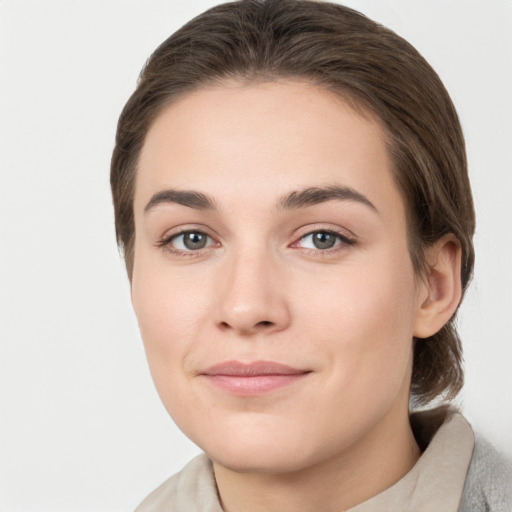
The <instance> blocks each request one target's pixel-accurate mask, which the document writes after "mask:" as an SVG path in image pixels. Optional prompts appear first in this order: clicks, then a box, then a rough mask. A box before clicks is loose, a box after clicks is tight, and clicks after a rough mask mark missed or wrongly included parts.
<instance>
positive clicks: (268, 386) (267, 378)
mask: <svg viewBox="0 0 512 512" xmlns="http://www.w3.org/2000/svg"><path fill="white" fill-rule="evenodd" d="M306 375H307V373H294V374H291V375H252V376H249V377H241V376H238V375H236V376H235V375H205V377H206V378H207V379H208V381H209V382H210V383H211V384H213V385H214V386H215V387H217V388H220V389H222V390H224V391H227V392H229V393H231V394H233V395H238V396H257V395H263V394H266V393H270V392H272V391H275V390H277V389H280V388H283V387H285V386H289V385H290V384H293V383H294V382H297V381H298V380H300V379H302V378H303V377H305V376H306Z"/></svg>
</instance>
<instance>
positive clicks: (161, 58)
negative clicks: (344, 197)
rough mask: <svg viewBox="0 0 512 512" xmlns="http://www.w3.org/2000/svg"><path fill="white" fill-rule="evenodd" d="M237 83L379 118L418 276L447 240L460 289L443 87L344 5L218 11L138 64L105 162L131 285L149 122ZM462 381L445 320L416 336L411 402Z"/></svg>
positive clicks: (459, 150)
mask: <svg viewBox="0 0 512 512" xmlns="http://www.w3.org/2000/svg"><path fill="white" fill-rule="evenodd" d="M233 79H234V80H237V81H239V82H242V83H248V84H250V83H253V82H256V81H270V80H277V79H281V80H282V79H284V80H306V81H308V82H310V83H312V84H316V85H317V86H319V87H322V88H325V89H327V90H329V91H331V92H334V93H335V94H338V95H341V96H342V97H343V98H344V99H345V100H346V101H348V102H349V103H350V104H351V105H352V106H354V108H357V109H360V110H361V111H363V112H364V111H369V112H371V113H372V114H373V115H376V116H377V117H378V118H379V119H380V121H381V123H382V125H383V127H384V130H385V131H386V135H387V144H388V150H389V152H390V155H391V159H392V164H393V172H394V178H395V181H396V184H397V187H398V189H399V190H400V192H401V195H402V197H403V200H404V203H405V207H406V209H407V218H408V242H409V252H410V256H411V260H412V263H413V266H414V269H415V271H416V273H417V274H418V275H421V274H422V272H423V271H424V270H425V264H426V263H425V258H424V251H425V248H427V247H428V246H429V245H431V244H432V243H433V242H435V241H436V240H438V239H439V238H440V237H442V236H443V235H445V234H447V233H452V234H453V235H454V236H455V237H456V238H457V240H458V241H459V243H460V246H461V249H462V272H461V279H462V287H463V291H465V290H466V288H467V285H468V283H469V280H470V278H471V274H472V270H473V263H474V249H473V243H472V237H473V233H474V228H475V218H474V209H473V201H472V196H471V189H470V185H469V180H468V174H467V162H466V153H465V144H464V138H463V135H462V130H461V127H460V123H459V119H458V116H457V113H456V111H455V108H454V106H453V104H452V102H451V100H450V97H449V95H448V93H447V91H446V89H445V88H444V86H443V84H442V82H441V80H440V79H439V77H438V76H437V74H436V73H435V71H434V70H433V69H432V68H431V66H430V65H429V64H428V63H427V62H426V61H425V59H423V57H422V56H421V55H420V54H419V53H418V52H417V51H416V50H415V49H414V48H413V47H412V46H411V45H410V44H409V43H408V42H407V41H405V40H404V39H402V38H401V37H399V36H398V35H396V34H395V33H394V32H392V31H390V30H388V29H386V28H385V27H383V26H381V25H379V24H377V23H375V22H374V21H372V20H370V19H368V18H367V17H365V16H364V15H362V14H360V13H358V12H356V11H354V10H352V9H348V8H346V7H343V6H341V5H337V4H333V3H327V2H318V1H314V0H241V1H237V2H230V3H225V4H221V5H219V6H217V7H214V8H212V9H210V10H208V11H206V12H204V13H203V14H201V15H199V16H198V17H196V18H194V19H193V20H192V21H190V22H189V23H187V24H186V25H184V26H183V27H182V28H181V29H180V30H178V31H177V32H175V33H174V34H173V35H172V36H171V37H169V38H168V39H167V40H166V41H164V42H163V43H162V44H161V45H160V46H159V47H158V48H157V49H156V51H155V52H154V53H153V55H152V56H151V57H150V59H149V60H148V62H147V63H146V66H145V67H144V69H143V71H142V73H141V75H140V79H139V82H138V84H137V88H136V90H135V92H134V93H133V94H132V96H131V97H130V99H129V100H128V102H127V104H126V106H125V108H124V110H123V112H122V114H121V116H120V119H119V124H118V128H117V137H116V144H115V148H114V152H113V156H112V165H111V186H112V194H113V199H114V210H115V225H116V233H117V241H118V244H119V246H120V248H121V249H122V251H123V252H124V257H125V262H126V268H127V271H128V275H129V277H130V278H131V274H132V270H133V264H134V241H135V236H136V233H135V225H134V213H133V198H134V187H135V176H136V173H137V163H138V158H139V155H140V152H141V149H142V147H143V145H144V140H145V136H146V134H147V132H148V130H149V128H150V126H151V124H152V123H153V121H154V120H155V118H156V117H157V116H158V114H159V113H160V112H161V111H162V110H163V109H164V108H165V107H166V106H167V105H169V104H170V103H171V102H173V101H175V100H176V99H177V98H178V97H180V96H181V95H184V94H187V93H190V92H191V91H194V90H196V89H198V88H204V87H208V86H209V85H212V84H219V83H223V82H225V81H226V80H233ZM462 384H463V369H462V350H461V344H460V340H459V337H458V334H457V331H456V328H455V325H454V319H453V318H452V319H451V321H450V322H448V323H447V324H446V325H445V326H444V327H443V328H442V329H441V330H440V331H439V332H438V333H436V334H435V335H433V336H431V337H430V338H428V339H421V340H415V347H414V366H413V374H412V395H411V396H412V402H413V405H423V404H426V403H428V402H429V401H431V400H432V399H434V398H436V397H440V396H442V397H444V398H445V399H447V400H448V399H451V398H453V397H454V396H455V395H456V394H457V393H458V392H459V391H460V389H461V387H462Z"/></svg>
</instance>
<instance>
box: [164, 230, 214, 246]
mask: <svg viewBox="0 0 512 512" xmlns="http://www.w3.org/2000/svg"><path fill="white" fill-rule="evenodd" d="M169 244H170V245H171V246H172V247H174V248H175V249H178V250H179V251H198V250H200V249H204V248H205V247H209V246H211V245H212V244H213V240H212V239H211V237H209V236H208V235H207V234H206V233H202V232H201V231H185V232H184V233H180V234H178V235H174V236H173V237H172V238H171V239H170V240H169Z"/></svg>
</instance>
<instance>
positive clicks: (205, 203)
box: [144, 189, 217, 213]
mask: <svg viewBox="0 0 512 512" xmlns="http://www.w3.org/2000/svg"><path fill="white" fill-rule="evenodd" d="M164 203H176V204H181V205H183V206H188V207H189V208H194V209H196V210H216V209H217V207H216V204H215V200H214V199H213V198H212V197H210V196H208V195H206V194H203V193H202V192H195V191H193V190H174V189H168V190H162V191H160V192H157V193H156V194H154V195H153V197H151V199H150V200H149V202H148V204H147V205H146V206H145V208H144V213H146V212H148V211H149V210H151V209H153V208H155V207H156V206H158V205H159V204H164Z"/></svg>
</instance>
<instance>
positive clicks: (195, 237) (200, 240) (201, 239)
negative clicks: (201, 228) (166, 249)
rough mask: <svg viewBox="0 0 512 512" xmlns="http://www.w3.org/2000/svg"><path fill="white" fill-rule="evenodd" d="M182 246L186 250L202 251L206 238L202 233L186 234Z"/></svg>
mask: <svg viewBox="0 0 512 512" xmlns="http://www.w3.org/2000/svg"><path fill="white" fill-rule="evenodd" d="M183 244H184V245H185V247H186V248H187V249H202V248H203V247H204V246H205V245H206V236H205V235H203V234H202V233H186V234H185V235H184V237H183Z"/></svg>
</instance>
